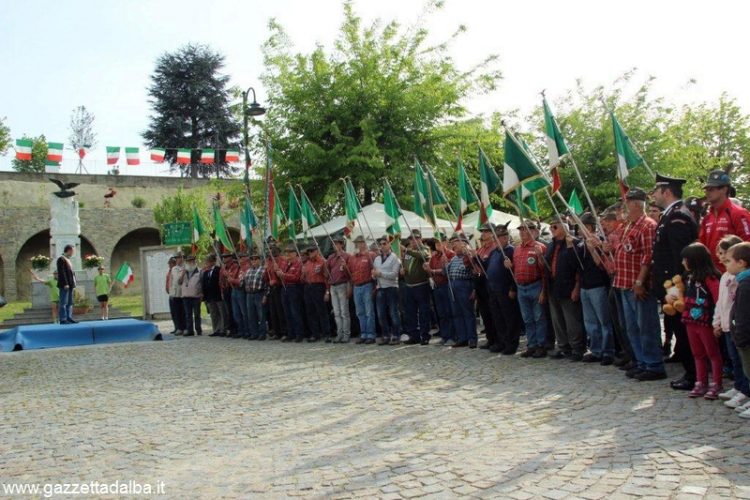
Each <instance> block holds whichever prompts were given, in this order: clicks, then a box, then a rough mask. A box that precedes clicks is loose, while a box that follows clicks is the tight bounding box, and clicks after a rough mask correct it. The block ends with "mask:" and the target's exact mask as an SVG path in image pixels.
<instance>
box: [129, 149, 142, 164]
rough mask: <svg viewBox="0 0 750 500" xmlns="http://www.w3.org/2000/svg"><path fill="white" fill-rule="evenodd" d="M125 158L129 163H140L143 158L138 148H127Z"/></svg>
mask: <svg viewBox="0 0 750 500" xmlns="http://www.w3.org/2000/svg"><path fill="white" fill-rule="evenodd" d="M125 158H126V160H127V162H128V165H140V164H141V159H140V157H139V156H138V148H127V147H126V148H125Z"/></svg>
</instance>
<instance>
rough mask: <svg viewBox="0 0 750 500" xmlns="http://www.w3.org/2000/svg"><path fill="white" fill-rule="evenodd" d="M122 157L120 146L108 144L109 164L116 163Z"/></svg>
mask: <svg viewBox="0 0 750 500" xmlns="http://www.w3.org/2000/svg"><path fill="white" fill-rule="evenodd" d="M119 159H120V146H107V165H114V164H115V163H117V160H119Z"/></svg>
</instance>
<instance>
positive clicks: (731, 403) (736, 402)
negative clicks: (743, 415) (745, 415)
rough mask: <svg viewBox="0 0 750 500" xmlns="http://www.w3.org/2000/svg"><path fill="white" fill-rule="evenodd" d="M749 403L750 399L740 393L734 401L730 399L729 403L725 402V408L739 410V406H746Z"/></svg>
mask: <svg viewBox="0 0 750 500" xmlns="http://www.w3.org/2000/svg"><path fill="white" fill-rule="evenodd" d="M748 401H750V398H748V397H747V396H745V395H744V394H742V393H741V392H739V391H738V392H737V394H736V395H735V396H734V397H733V398H732V399H730V400H729V401H724V406H726V407H727V408H737V407H738V406H742V405H744V404H745V403H747V402H748Z"/></svg>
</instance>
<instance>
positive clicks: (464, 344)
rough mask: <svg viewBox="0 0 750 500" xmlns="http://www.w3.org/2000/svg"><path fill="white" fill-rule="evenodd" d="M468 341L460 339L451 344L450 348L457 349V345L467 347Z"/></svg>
mask: <svg viewBox="0 0 750 500" xmlns="http://www.w3.org/2000/svg"><path fill="white" fill-rule="evenodd" d="M468 345H469V343H468V342H467V341H465V340H462V341H461V342H456V343H455V344H453V346H451V349H458V348H459V347H467V346H468Z"/></svg>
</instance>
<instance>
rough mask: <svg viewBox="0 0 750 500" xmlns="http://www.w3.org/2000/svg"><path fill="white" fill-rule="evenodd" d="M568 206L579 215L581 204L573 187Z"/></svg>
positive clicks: (581, 209)
mask: <svg viewBox="0 0 750 500" xmlns="http://www.w3.org/2000/svg"><path fill="white" fill-rule="evenodd" d="M568 206H569V207H570V208H572V209H573V210H574V211H575V213H576V215H581V214H582V213H583V205H581V200H580V198H578V193H577V192H576V189H575V188H573V192H572V193H570V199H569V200H568Z"/></svg>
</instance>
